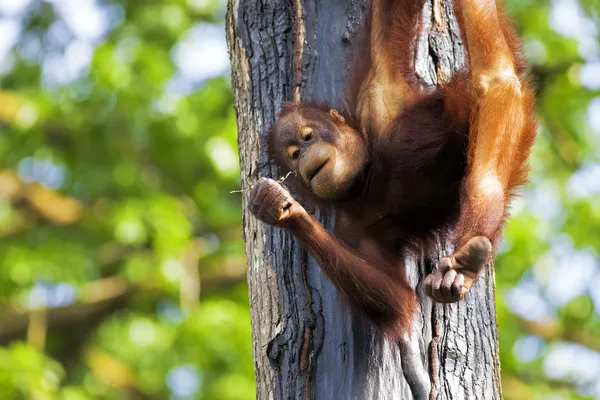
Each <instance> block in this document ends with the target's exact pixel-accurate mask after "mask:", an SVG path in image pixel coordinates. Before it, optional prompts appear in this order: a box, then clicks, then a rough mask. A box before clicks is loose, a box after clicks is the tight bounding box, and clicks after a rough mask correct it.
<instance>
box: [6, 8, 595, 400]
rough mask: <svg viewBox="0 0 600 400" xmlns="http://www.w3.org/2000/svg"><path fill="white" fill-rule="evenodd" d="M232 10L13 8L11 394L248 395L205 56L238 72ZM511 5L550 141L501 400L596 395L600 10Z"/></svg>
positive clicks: (234, 178) (247, 345)
mask: <svg viewBox="0 0 600 400" xmlns="http://www.w3.org/2000/svg"><path fill="white" fill-rule="evenodd" d="M82 4H83V6H82ZM86 4H88V6H86ZM89 4H92V6H91V7H90V6H89ZM23 6H24V7H23ZM224 7H225V4H224V1H223V0H219V1H217V0H167V1H162V2H156V1H140V0H104V1H97V2H87V1H79V0H74V1H54V2H46V1H41V0H18V1H17V0H0V22H2V23H8V24H9V25H10V24H13V25H14V26H16V27H20V28H21V29H20V30H16V31H15V35H14V37H15V40H14V41H13V42H14V43H13V42H11V39H10V38H9V37H10V34H9V31H10V29H9V28H8V27H7V26H8V25H1V26H2V30H3V32H7V33H6V35H5V36H6V39H3V40H4V41H6V43H7V44H8V49H9V50H8V52H7V53H6V54H5V55H4V54H0V56H2V57H1V58H0V59H1V60H2V61H1V62H0V238H1V240H0V344H1V345H2V346H4V347H2V348H0V399H9V400H11V399H29V398H34V399H60V400H83V399H115V398H139V397H140V396H141V397H143V398H169V397H170V398H173V399H225V400H226V399H250V398H253V397H254V374H253V363H252V343H251V330H250V318H249V311H248V299H247V289H246V287H245V269H244V268H245V267H244V254H243V243H242V241H241V237H242V235H241V228H240V227H241V202H240V196H239V195H236V194H231V193H229V192H230V191H231V190H232V189H235V188H236V187H238V186H239V168H238V160H237V151H236V126H235V115H234V112H233V109H232V96H231V92H230V87H229V81H228V77H227V75H228V73H227V72H226V70H225V69H224V68H219V67H218V65H219V62H221V63H222V60H221V61H219V60H218V56H217V55H216V53H214V52H210V51H209V50H210V46H208V45H210V44H211V43H212V44H214V43H217V42H218V41H219V40H221V43H220V44H219V43H217V45H216V46H217V47H218V46H220V48H221V50H220V51H221V52H222V54H223V56H224V57H226V56H225V53H224V49H223V43H222V40H223V39H222V38H223V37H224V32H223V31H224V30H223V15H224ZM579 7H580V8H579ZM506 8H507V10H508V12H509V13H510V14H511V15H512V16H513V17H514V18H515V20H516V22H517V23H518V26H519V31H520V34H521V36H522V38H523V40H524V48H525V53H526V55H527V57H528V58H529V59H530V60H531V62H532V65H533V72H534V74H535V84H536V88H537V90H538V112H539V117H540V123H541V124H540V131H539V137H538V141H537V143H536V147H535V151H534V155H533V157H532V172H533V173H532V182H531V184H529V185H528V187H527V188H526V190H525V192H524V198H523V200H519V201H517V202H516V203H515V204H514V207H513V209H514V210H513V214H514V217H513V218H512V220H511V222H510V223H509V225H508V227H507V230H506V240H505V245H504V248H503V251H502V252H501V254H500V255H499V257H498V260H497V275H496V277H497V285H498V290H497V295H498V300H497V303H498V304H497V307H498V321H499V329H500V341H501V343H500V349H501V358H502V374H503V382H504V394H505V396H506V398H507V399H545V398H553V399H555V398H561V399H580V398H589V396H590V395H591V396H596V397H600V380H599V379H598V376H600V370H599V369H600V367H598V366H599V365H600V353H599V352H600V341H599V340H598V338H600V317H599V310H600V296H598V289H597V286H598V285H600V270H599V267H598V266H599V262H598V257H597V254H598V251H600V240H599V239H598V238H599V237H600V228H599V227H600V184H598V183H597V182H600V172H599V171H600V166H599V164H598V163H600V159H599V157H598V155H599V154H600V117H598V115H600V100H598V99H599V97H598V90H599V89H600V84H599V83H598V82H599V81H598V79H596V80H594V78H593V77H594V74H600V72H599V68H598V65H599V64H598V62H597V61H593V60H597V58H598V50H597V47H598V37H597V35H598V32H597V28H594V27H596V26H598V12H599V11H600V3H599V2H598V1H597V0H579V2H577V1H576V0H574V1H566V0H565V1H553V2H548V1H542V0H509V1H507V4H506ZM90 10H91V11H90ZM82 21H83V22H82ZM569 21H570V25H569V24H568V22H569ZM565 23H566V25H565ZM569 29H570V30H569ZM211 32H212V33H214V32H218V35H217V36H214V35H212V33H211ZM3 36H4V34H3ZM215 40H216V41H217V42H215ZM203 41H204V45H202V43H203ZM0 42H2V40H0ZM203 46H204V47H203ZM207 46H208V47H207ZM1 48H2V46H1V45H0V53H1ZM207 49H208V50H207ZM186 57H187V58H186ZM207 60H208V61H207ZM594 63H596V64H594ZM78 65H79V66H81V68H78V67H77V66H78ZM594 65H596V67H594ZM199 66H201V67H202V68H204V70H203V71H204V72H202V71H201V70H200V67H199ZM594 68H596V69H594ZM586 71H587V72H586ZM590 71H591V72H590ZM594 71H595V72H594ZM590 77H591V78H590ZM232 278H233V279H232ZM198 299H200V300H198ZM573 360H575V362H573ZM582 365H583V366H582ZM594 368H596V369H594Z"/></svg>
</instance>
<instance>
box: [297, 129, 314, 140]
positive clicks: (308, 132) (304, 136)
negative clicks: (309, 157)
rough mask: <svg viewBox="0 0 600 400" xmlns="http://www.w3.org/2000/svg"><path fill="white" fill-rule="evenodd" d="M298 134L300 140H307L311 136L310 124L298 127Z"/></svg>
mask: <svg viewBox="0 0 600 400" xmlns="http://www.w3.org/2000/svg"><path fill="white" fill-rule="evenodd" d="M300 136H301V137H302V140H304V141H306V142H308V141H309V140H310V139H312V138H313V128H311V127H310V126H303V127H302V128H300Z"/></svg>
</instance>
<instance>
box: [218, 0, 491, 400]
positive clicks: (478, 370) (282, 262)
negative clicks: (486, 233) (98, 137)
mask: <svg viewBox="0 0 600 400" xmlns="http://www.w3.org/2000/svg"><path fill="white" fill-rule="evenodd" d="M367 6H368V2H367V1H365V0H328V1H316V0H230V1H229V7H228V13H227V28H226V29H227V38H228V43H229V48H230V53H231V61H232V88H233V92H234V98H235V107H236V112H237V118H238V129H239V139H238V143H239V150H240V162H241V174H242V188H243V189H249V188H250V187H251V185H252V184H254V183H255V182H256V181H257V180H258V178H259V177H260V176H267V177H272V178H277V177H278V172H277V170H276V168H275V167H274V165H273V164H272V163H271V162H270V160H269V159H268V158H267V154H266V152H265V147H264V144H265V143H266V142H265V141H264V138H265V134H266V130H267V129H268V127H269V126H270V125H271V124H272V123H273V121H274V120H275V117H276V116H277V113H278V112H279V110H280V109H281V106H282V105H283V104H284V103H285V102H287V101H290V100H292V99H293V98H298V96H299V97H301V98H302V99H313V100H325V101H328V102H329V103H331V104H333V105H336V104H338V103H339V99H340V92H341V91H342V90H343V88H344V86H345V78H346V76H347V73H348V69H349V62H350V60H351V58H350V49H351V45H352V42H353V39H354V37H355V33H356V31H357V29H358V28H359V27H360V25H361V23H362V17H363V13H364V11H365V10H366V8H367ZM298 16H300V18H298ZM422 21H423V24H422V30H421V33H420V35H419V38H418V41H417V50H416V55H415V56H416V73H417V75H418V76H419V77H420V78H421V79H422V81H423V82H424V84H428V85H434V84H437V83H438V82H440V81H442V80H444V79H447V78H448V76H450V74H452V72H453V71H455V70H456V69H457V68H459V67H460V66H462V65H463V64H464V57H465V52H464V46H463V43H462V41H461V38H460V34H459V28H458V24H457V22H456V19H455V17H454V15H453V10H452V4H451V0H428V1H426V2H425V7H424V10H423V13H422ZM242 195H243V200H244V238H245V241H246V256H247V262H248V283H249V287H250V307H251V311H252V326H253V343H254V362H255V372H256V380H257V382H256V383H257V398H258V399H318V400H321V399H378V400H379V399H382V400H387V399H411V398H415V399H500V398H501V397H502V395H501V387H500V364H499V353H498V342H497V326H496V311H495V303H494V301H495V300H494V289H495V287H494V286H495V285H494V275H493V269H492V267H491V266H488V268H486V270H485V272H484V273H483V274H482V276H481V277H480V279H479V280H478V282H477V284H476V285H475V286H474V287H473V288H472V289H471V292H470V293H469V295H468V296H467V297H466V299H465V300H464V301H462V302H460V303H457V304H453V305H446V306H444V305H440V304H434V303H432V302H431V301H430V300H429V298H427V297H425V296H424V295H423V293H422V290H421V286H422V281H423V279H424V278H425V277H426V275H427V273H428V272H430V271H431V269H432V268H433V267H434V266H435V262H436V260H437V259H438V258H439V257H440V256H441V255H443V254H445V253H447V252H448V251H449V250H451V249H449V248H448V247H447V246H446V244H444V243H440V252H439V254H433V255H426V256H423V257H414V258H413V259H409V260H407V270H408V271H407V272H408V277H409V281H410V282H411V284H412V285H413V287H415V288H416V290H417V293H418V295H419V299H420V307H421V315H420V318H418V319H417V320H415V321H414V323H413V333H412V335H411V337H410V338H405V339H404V340H403V341H401V342H400V343H398V344H396V343H389V342H385V341H384V340H383V339H382V338H381V337H380V336H379V335H378V334H377V332H376V331H375V330H374V329H373V328H372V327H370V326H368V325H367V324H365V323H364V322H363V321H361V320H360V319H359V318H358V317H356V316H353V315H352V314H351V313H350V312H349V311H348V310H347V309H345V308H344V306H343V305H342V304H341V303H340V301H339V299H338V297H337V294H336V291H335V289H334V287H333V286H332V285H331V283H330V282H329V281H328V280H327V279H326V278H325V276H324V275H323V274H322V273H321V271H320V268H319V266H318V265H317V264H316V263H315V261H314V260H313V259H312V258H311V257H309V256H307V255H306V253H305V252H303V251H302V250H301V249H300V248H299V246H298V244H297V243H296V242H295V241H294V239H293V238H292V237H291V236H290V235H289V234H287V233H286V232H284V231H283V230H281V229H277V228H271V227H268V226H265V225H264V224H262V223H261V222H260V221H257V220H256V219H255V218H254V217H253V216H252V215H250V214H249V212H248V211H247V208H246V204H247V201H248V196H249V192H248V191H247V190H245V191H244V192H243V193H242ZM315 212H316V215H317V216H320V219H321V221H323V222H324V223H325V225H326V226H330V225H331V216H330V215H325V214H324V213H322V212H320V211H319V210H316V211H315Z"/></svg>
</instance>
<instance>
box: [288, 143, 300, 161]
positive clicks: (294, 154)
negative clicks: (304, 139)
mask: <svg viewBox="0 0 600 400" xmlns="http://www.w3.org/2000/svg"><path fill="white" fill-rule="evenodd" d="M288 157H289V158H291V159H292V160H296V159H298V157H300V149H299V148H298V147H296V146H293V147H290V148H289V149H288Z"/></svg>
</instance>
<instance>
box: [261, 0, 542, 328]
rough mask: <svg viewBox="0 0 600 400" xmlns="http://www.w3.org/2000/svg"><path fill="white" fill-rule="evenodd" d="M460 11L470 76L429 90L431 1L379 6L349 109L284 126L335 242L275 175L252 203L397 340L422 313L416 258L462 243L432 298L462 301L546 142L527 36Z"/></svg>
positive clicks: (491, 12) (466, 2)
mask: <svg viewBox="0 0 600 400" xmlns="http://www.w3.org/2000/svg"><path fill="white" fill-rule="evenodd" d="M455 3H456V14H457V16H458V19H459V21H460V23H461V28H462V31H463V36H464V39H465V42H466V44H467V48H468V55H469V67H470V68H469V69H468V71H467V70H465V71H462V72H460V73H457V74H455V76H454V77H453V78H452V81H451V82H449V83H448V84H446V85H444V86H443V87H441V88H439V89H437V90H435V91H433V92H431V91H424V90H421V89H420V86H419V84H418V82H417V81H416V78H415V75H414V72H413V58H414V47H413V45H412V43H414V41H415V35H416V30H417V24H418V15H419V13H420V10H421V8H422V6H423V0H404V1H400V0H397V1H393V0H373V3H372V6H371V12H370V17H369V19H368V21H367V24H366V33H365V35H366V36H365V40H364V42H363V44H361V45H360V46H361V47H360V48H359V51H360V54H361V58H360V62H359V63H358V64H357V65H356V66H355V67H354V70H353V74H352V76H351V80H350V86H349V90H348V98H347V99H346V103H347V107H346V109H344V110H342V112H341V113H338V112H337V111H336V110H334V109H332V108H331V107H329V106H323V105H315V104H311V103H294V104H290V105H288V106H286V107H285V108H284V110H283V112H282V113H281V115H280V116H279V118H278V120H277V121H276V123H275V124H274V126H273V127H272V128H271V131H270V135H269V141H270V143H269V144H270V149H271V151H272V153H273V155H274V157H276V160H277V162H278V164H279V165H280V166H281V167H282V168H283V169H284V170H288V171H295V172H296V177H297V181H298V183H299V184H300V186H301V187H302V188H304V191H306V192H308V193H309V194H310V196H311V197H312V199H314V200H315V201H316V202H317V203H320V204H328V205H332V206H333V207H334V209H335V211H336V224H335V237H334V236H332V235H331V234H330V233H328V232H327V231H326V230H325V229H324V228H323V227H322V226H321V224H319V222H318V221H317V220H315V219H314V218H313V217H312V216H311V215H310V214H309V213H308V212H307V211H306V210H305V209H304V208H303V207H302V206H301V205H300V204H299V203H298V202H297V201H296V200H294V198H292V196H291V195H290V193H289V192H288V191H287V190H286V189H285V188H284V187H283V186H282V185H281V184H280V183H278V182H276V181H273V180H271V179H265V178H263V179H261V180H260V181H259V182H258V184H257V185H256V186H255V187H254V189H253V192H252V194H251V201H250V210H251V212H252V213H254V215H256V216H257V217H258V218H260V219H261V220H263V221H264V222H266V223H268V224H272V225H277V226H280V227H282V228H285V229H287V230H289V231H290V232H291V233H292V234H293V235H294V236H295V237H296V239H297V240H298V241H299V242H300V244H301V245H302V246H303V247H304V249H306V250H307V251H308V252H309V253H310V254H311V255H312V256H313V257H314V258H315V259H316V260H317V261H318V262H319V263H320V265H321V267H322V269H323V271H324V272H325V274H326V275H327V276H328V277H329V279H330V280H331V281H332V282H333V284H334V285H335V287H336V288H337V289H338V291H339V292H340V293H341V294H342V296H343V297H344V298H345V299H346V300H347V301H348V302H349V304H350V305H351V306H352V307H353V308H354V309H356V310H357V311H358V312H360V313H362V314H363V315H365V316H366V317H368V318H369V319H370V320H371V321H373V322H374V323H375V324H377V325H378V326H379V327H380V328H381V329H382V331H383V332H384V333H385V334H387V335H389V336H392V337H394V338H397V337H399V335H401V334H402V333H404V332H406V331H407V330H408V329H409V326H410V322H411V319H412V317H413V315H414V313H415V308H416V297H415V294H414V291H413V289H412V288H411V287H410V286H409V284H408V282H407V279H406V276H405V271H404V266H403V257H404V256H405V255H406V254H407V250H409V249H411V248H412V249H415V248H416V249H419V250H422V251H431V247H430V246H431V244H432V243H434V240H435V238H438V239H439V238H442V239H446V240H450V241H451V243H453V244H454V249H455V252H454V254H452V256H450V257H444V258H442V259H441V260H440V261H439V265H438V268H437V269H436V270H435V271H434V272H433V273H432V274H431V275H429V276H428V277H427V278H426V280H425V283H424V289H425V292H426V293H427V294H428V295H429V296H431V297H432V298H433V299H435V300H436V301H438V302H443V303H450V302H456V301H458V300H460V299H462V298H463V297H464V296H465V294H466V293H467V292H468V291H469V289H470V288H471V286H472V285H473V283H474V282H475V280H476V279H477V277H478V275H479V273H480V271H481V270H482V268H483V267H484V265H485V264H486V263H487V261H488V260H489V259H490V257H492V256H493V255H494V254H495V253H496V251H497V249H498V246H499V241H500V238H501V235H502V229H503V225H504V223H505V221H506V218H507V215H508V204H509V202H510V200H511V198H513V196H514V195H515V191H516V189H517V188H518V187H519V186H520V185H522V184H523V183H524V182H525V180H526V175H527V166H526V159H527V156H528V154H529V152H530V148H531V145H532V142H533V140H534V137H535V132H536V121H535V119H534V109H533V107H534V95H533V92H532V90H531V88H530V87H529V84H528V79H527V76H526V64H525V61H524V60H523V58H522V57H521V55H520V50H519V48H520V45H519V40H518V37H517V36H516V34H515V32H514V30H513V28H512V27H511V25H510V24H509V22H508V21H507V19H506V17H505V16H504V15H503V14H502V13H501V12H500V10H499V6H498V5H497V4H496V1H495V0H456V1H455ZM301 190H302V189H301Z"/></svg>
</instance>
